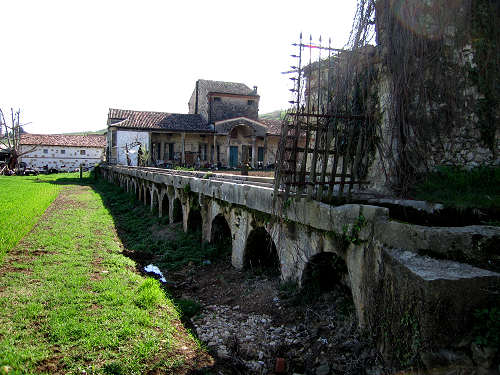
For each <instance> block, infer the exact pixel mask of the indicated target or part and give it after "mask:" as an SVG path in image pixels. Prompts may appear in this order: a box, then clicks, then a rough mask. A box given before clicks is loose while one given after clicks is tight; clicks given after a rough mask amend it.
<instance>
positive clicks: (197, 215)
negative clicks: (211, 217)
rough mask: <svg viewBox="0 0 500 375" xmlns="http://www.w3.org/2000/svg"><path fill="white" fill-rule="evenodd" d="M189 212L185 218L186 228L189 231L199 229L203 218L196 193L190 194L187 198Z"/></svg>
mask: <svg viewBox="0 0 500 375" xmlns="http://www.w3.org/2000/svg"><path fill="white" fill-rule="evenodd" d="M188 202H189V214H188V218H187V229H188V231H191V232H196V231H201V228H202V225H203V218H202V216H201V206H200V202H199V197H198V195H194V194H193V195H191V196H190V197H189V199H188Z"/></svg>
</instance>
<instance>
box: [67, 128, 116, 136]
mask: <svg viewBox="0 0 500 375" xmlns="http://www.w3.org/2000/svg"><path fill="white" fill-rule="evenodd" d="M107 131H108V129H101V130H95V131H93V132H74V133H64V134H67V135H93V134H94V135H95V134H99V135H102V134H104V133H106V132H107Z"/></svg>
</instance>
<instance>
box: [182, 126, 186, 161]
mask: <svg viewBox="0 0 500 375" xmlns="http://www.w3.org/2000/svg"><path fill="white" fill-rule="evenodd" d="M181 152H182V157H181V163H182V164H183V165H184V164H185V163H186V133H184V132H182V133H181Z"/></svg>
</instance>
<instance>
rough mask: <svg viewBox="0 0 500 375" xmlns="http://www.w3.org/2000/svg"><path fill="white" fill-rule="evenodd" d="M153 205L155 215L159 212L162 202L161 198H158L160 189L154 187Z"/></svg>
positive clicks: (152, 210) (152, 209)
mask: <svg viewBox="0 0 500 375" xmlns="http://www.w3.org/2000/svg"><path fill="white" fill-rule="evenodd" d="M152 195H153V205H152V207H151V212H152V213H154V214H155V215H157V214H158V211H159V209H160V203H159V201H160V200H159V198H158V190H156V189H154V190H153V194H152Z"/></svg>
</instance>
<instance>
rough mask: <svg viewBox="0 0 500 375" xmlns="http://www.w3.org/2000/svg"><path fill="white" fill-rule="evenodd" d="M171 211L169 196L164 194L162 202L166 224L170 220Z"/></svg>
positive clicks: (162, 214) (162, 211)
mask: <svg viewBox="0 0 500 375" xmlns="http://www.w3.org/2000/svg"><path fill="white" fill-rule="evenodd" d="M169 209H170V202H169V200H168V195H167V194H164V195H163V200H162V201H161V217H162V218H163V220H164V222H165V223H167V220H168V215H169V212H168V211H169Z"/></svg>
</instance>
